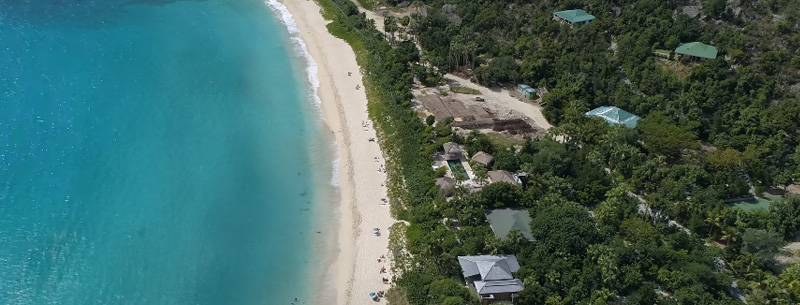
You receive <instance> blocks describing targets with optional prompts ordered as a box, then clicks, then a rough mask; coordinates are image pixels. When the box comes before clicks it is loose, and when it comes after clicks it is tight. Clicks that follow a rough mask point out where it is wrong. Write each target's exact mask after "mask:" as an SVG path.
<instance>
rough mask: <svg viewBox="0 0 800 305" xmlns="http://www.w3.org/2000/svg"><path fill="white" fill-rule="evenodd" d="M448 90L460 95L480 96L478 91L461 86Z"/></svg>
mask: <svg viewBox="0 0 800 305" xmlns="http://www.w3.org/2000/svg"><path fill="white" fill-rule="evenodd" d="M450 90H451V91H453V92H455V93H461V94H481V92H480V91H478V90H475V89H472V88H467V87H462V86H450Z"/></svg>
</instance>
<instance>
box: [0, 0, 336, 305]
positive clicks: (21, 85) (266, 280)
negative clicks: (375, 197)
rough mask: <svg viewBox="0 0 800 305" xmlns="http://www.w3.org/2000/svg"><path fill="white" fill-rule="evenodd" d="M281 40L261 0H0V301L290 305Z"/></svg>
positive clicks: (299, 248)
mask: <svg viewBox="0 0 800 305" xmlns="http://www.w3.org/2000/svg"><path fill="white" fill-rule="evenodd" d="M288 36H289V34H288V32H287V30H286V28H285V27H284V26H283V24H281V23H280V22H279V21H278V19H277V18H276V16H275V15H274V14H273V13H272V12H271V11H270V9H269V8H268V7H267V6H266V5H265V3H264V1H263V0H0V304H12V305H31V304H37V305H38V304H59V305H88V304H103V305H105V304H136V305H139V304H145V305H149V304H154V305H171V304H177V305H182V304H212V305H216V304H232V305H248V304H287V305H288V304H290V302H292V301H293V300H294V298H295V297H298V298H300V300H299V302H298V304H302V303H304V302H305V301H306V298H307V297H306V294H307V293H308V291H307V283H308V279H307V277H308V272H309V270H308V267H307V266H308V265H309V263H308V262H309V261H310V260H311V259H312V258H311V257H312V255H311V254H312V253H310V251H311V246H310V245H311V241H310V239H311V237H312V235H314V234H312V233H313V231H312V230H313V229H311V226H312V214H313V213H314V210H315V202H316V201H315V200H317V199H319V198H317V197H319V196H320V195H319V192H317V190H316V187H315V185H317V184H318V181H324V180H326V179H322V178H320V177H317V176H313V175H311V173H312V172H322V173H324V172H325V171H323V170H321V168H317V169H314V168H313V167H314V166H315V165H314V164H322V163H323V162H322V161H319V160H317V158H318V157H316V156H315V155H317V154H315V153H314V152H311V151H310V149H312V148H309V145H310V143H317V142H320V141H322V136H321V134H322V133H321V131H320V129H321V128H320V127H319V123H318V118H317V117H318V114H317V112H316V111H315V109H314V105H313V104H312V102H311V101H309V100H308V98H307V96H308V89H307V81H306V78H305V76H304V75H303V74H302V73H303V67H302V66H300V65H301V64H302V57H299V56H298V55H295V50H294V48H293V47H292V46H291V43H290V39H289V37H288ZM312 145H313V144H312ZM318 155H322V154H321V153H319V154H318ZM319 158H321V157H319ZM323 178H324V177H323Z"/></svg>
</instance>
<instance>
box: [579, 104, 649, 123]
mask: <svg viewBox="0 0 800 305" xmlns="http://www.w3.org/2000/svg"><path fill="white" fill-rule="evenodd" d="M586 116H593V117H598V118H602V119H603V120H606V122H608V123H609V124H623V125H625V126H626V127H628V128H636V123H637V122H639V117H638V116H636V115H634V114H632V113H630V112H627V111H625V110H622V109H619V108H617V107H614V106H602V107H597V108H595V109H594V110H592V111H589V112H587V113H586Z"/></svg>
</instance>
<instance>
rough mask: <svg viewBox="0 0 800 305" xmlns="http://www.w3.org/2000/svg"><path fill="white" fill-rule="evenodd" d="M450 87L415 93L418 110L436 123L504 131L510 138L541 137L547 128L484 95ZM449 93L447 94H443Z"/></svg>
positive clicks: (471, 128) (418, 90)
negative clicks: (462, 91) (445, 120)
mask: <svg viewBox="0 0 800 305" xmlns="http://www.w3.org/2000/svg"><path fill="white" fill-rule="evenodd" d="M448 89H449V86H444V87H439V88H424V89H417V90H414V97H415V101H414V102H415V107H417V110H418V111H419V112H420V113H422V114H424V115H425V116H428V115H433V116H434V117H435V118H436V120H437V121H438V120H441V119H444V118H446V117H452V118H453V126H454V127H458V128H461V129H465V130H481V131H484V132H488V131H493V132H504V133H508V134H509V135H520V136H526V137H539V136H541V135H542V134H544V131H545V128H541V127H539V126H536V124H535V122H534V121H533V120H532V119H531V118H529V117H527V116H525V115H524V114H522V113H519V112H517V111H515V110H513V109H510V108H509V107H506V106H505V105H503V104H501V103H499V102H498V101H497V100H495V99H493V98H490V97H486V96H483V95H473V94H461V93H455V92H452V91H450V90H448ZM443 92H446V95H444V94H442V93H443Z"/></svg>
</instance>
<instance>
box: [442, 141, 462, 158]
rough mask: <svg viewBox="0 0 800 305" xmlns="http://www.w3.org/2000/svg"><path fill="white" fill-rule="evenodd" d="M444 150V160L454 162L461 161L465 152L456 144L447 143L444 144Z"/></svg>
mask: <svg viewBox="0 0 800 305" xmlns="http://www.w3.org/2000/svg"><path fill="white" fill-rule="evenodd" d="M442 147H443V148H444V155H443V156H444V160H445V161H454V160H461V157H462V156H463V154H464V152H463V151H461V147H460V146H458V143H456V142H447V143H444V145H443V146H442Z"/></svg>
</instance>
